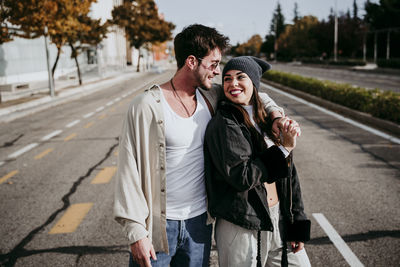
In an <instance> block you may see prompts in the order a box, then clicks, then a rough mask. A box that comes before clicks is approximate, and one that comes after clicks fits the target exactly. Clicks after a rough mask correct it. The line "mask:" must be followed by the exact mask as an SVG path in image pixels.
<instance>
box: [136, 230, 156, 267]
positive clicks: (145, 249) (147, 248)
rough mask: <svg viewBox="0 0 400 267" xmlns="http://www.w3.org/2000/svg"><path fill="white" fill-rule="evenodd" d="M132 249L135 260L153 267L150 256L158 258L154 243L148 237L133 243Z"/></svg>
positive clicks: (147, 266)
mask: <svg viewBox="0 0 400 267" xmlns="http://www.w3.org/2000/svg"><path fill="white" fill-rule="evenodd" d="M131 251H132V256H133V260H134V261H135V262H136V263H137V264H139V265H140V266H141V267H151V261H150V257H151V258H152V259H153V260H157V257H156V252H155V251H154V248H153V245H152V244H151V242H150V240H149V239H148V238H147V237H145V238H143V239H140V240H139V241H136V242H135V243H133V244H132V245H131Z"/></svg>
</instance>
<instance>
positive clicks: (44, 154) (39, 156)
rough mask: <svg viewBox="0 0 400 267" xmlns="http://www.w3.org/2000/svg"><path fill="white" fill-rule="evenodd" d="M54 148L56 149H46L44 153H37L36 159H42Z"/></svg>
mask: <svg viewBox="0 0 400 267" xmlns="http://www.w3.org/2000/svg"><path fill="white" fill-rule="evenodd" d="M53 150H54V148H49V149H46V150H45V151H43V152H42V153H40V154H37V155H36V156H35V159H41V158H43V157H44V156H46V155H47V154H49V153H50V152H51V151H53Z"/></svg>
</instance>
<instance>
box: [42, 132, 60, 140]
mask: <svg viewBox="0 0 400 267" xmlns="http://www.w3.org/2000/svg"><path fill="white" fill-rule="evenodd" d="M60 133H62V130H57V131H54V132H52V133H49V134H48V135H46V136H44V137H43V138H42V141H47V140H49V139H51V138H53V137H54V136H56V135H59V134H60Z"/></svg>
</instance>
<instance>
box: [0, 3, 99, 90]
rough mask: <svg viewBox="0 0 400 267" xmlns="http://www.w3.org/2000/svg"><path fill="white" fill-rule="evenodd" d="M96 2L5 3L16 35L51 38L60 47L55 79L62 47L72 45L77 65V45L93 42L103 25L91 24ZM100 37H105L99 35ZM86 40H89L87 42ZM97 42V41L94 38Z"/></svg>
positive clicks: (53, 69)
mask: <svg viewBox="0 0 400 267" xmlns="http://www.w3.org/2000/svg"><path fill="white" fill-rule="evenodd" d="M95 1H96V0H18V1H15V0H3V2H2V3H4V6H5V7H6V8H7V10H8V11H9V14H11V15H10V16H9V17H8V18H7V19H8V22H9V23H11V24H12V25H15V26H16V27H18V29H17V31H15V32H13V35H15V36H18V37H22V38H29V39H32V38H37V37H40V36H44V35H46V33H45V28H46V27H47V29H48V33H47V35H48V36H49V37H50V40H51V42H52V43H53V44H55V46H56V47H57V56H56V59H55V62H54V64H53V67H52V70H51V72H52V77H53V78H54V72H55V70H56V67H57V63H58V60H59V58H60V54H61V52H62V48H63V46H65V45H69V46H70V47H71V49H72V52H71V56H72V57H73V58H75V60H76V63H77V55H78V54H79V52H78V51H77V50H76V49H75V45H76V44H77V43H84V42H87V43H90V42H91V41H88V39H90V37H91V36H93V34H94V33H96V31H97V30H96V29H92V28H91V26H93V27H96V25H97V26H98V24H99V22H98V21H97V22H96V21H90V20H89V18H88V13H89V11H90V6H91V4H92V3H93V2H95ZM99 36H102V37H103V36H104V35H103V34H99ZM83 39H85V40H86V41H85V40H83ZM94 39H95V40H97V39H96V38H94ZM77 69H78V76H79V83H80V84H81V82H82V81H81V78H80V70H79V65H78V63H77Z"/></svg>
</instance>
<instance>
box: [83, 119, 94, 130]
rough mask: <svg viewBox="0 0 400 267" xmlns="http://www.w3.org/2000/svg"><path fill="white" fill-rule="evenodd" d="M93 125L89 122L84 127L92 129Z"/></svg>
mask: <svg viewBox="0 0 400 267" xmlns="http://www.w3.org/2000/svg"><path fill="white" fill-rule="evenodd" d="M93 124H94V122H92V121H91V122H89V123H88V124H86V125H85V126H84V127H85V128H86V129H87V128H90V127H92V125H93Z"/></svg>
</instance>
